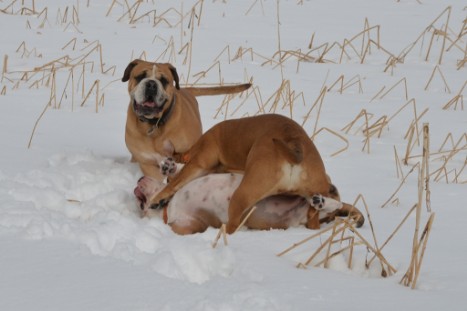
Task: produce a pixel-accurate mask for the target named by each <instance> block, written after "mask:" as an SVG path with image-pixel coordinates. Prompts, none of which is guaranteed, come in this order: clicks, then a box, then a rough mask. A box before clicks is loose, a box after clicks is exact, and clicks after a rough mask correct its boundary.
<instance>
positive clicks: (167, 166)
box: [160, 158, 177, 176]
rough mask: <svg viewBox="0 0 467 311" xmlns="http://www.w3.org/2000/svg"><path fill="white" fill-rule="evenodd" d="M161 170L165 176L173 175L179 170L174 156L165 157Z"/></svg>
mask: <svg viewBox="0 0 467 311" xmlns="http://www.w3.org/2000/svg"><path fill="white" fill-rule="evenodd" d="M160 171H161V174H162V175H164V176H172V175H174V174H175V173H176V172H177V163H176V162H175V160H174V159H173V158H165V159H164V160H163V161H162V162H161V163H160Z"/></svg>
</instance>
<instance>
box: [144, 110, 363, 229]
mask: <svg viewBox="0 0 467 311" xmlns="http://www.w3.org/2000/svg"><path fill="white" fill-rule="evenodd" d="M184 157H185V158H186V159H188V163H187V164H186V165H185V166H184V167H183V169H182V170H181V171H180V173H179V174H177V175H176V176H175V177H174V178H173V179H172V180H171V181H170V182H169V184H168V185H167V186H166V187H165V188H164V189H163V190H162V191H161V192H159V193H158V194H157V195H153V196H152V197H150V198H149V199H148V201H147V202H146V204H145V205H144V211H147V210H148V209H149V208H158V207H160V206H163V205H164V204H166V203H167V202H168V201H169V200H170V198H171V197H172V196H173V195H174V194H175V193H176V192H177V191H179V190H180V189H181V188H182V187H183V186H184V185H186V184H187V183H189V182H190V181H192V180H194V179H196V178H199V177H201V176H205V175H207V174H209V173H212V172H243V179H242V181H241V182H240V184H239V186H238V188H236V190H235V191H234V193H233V194H232V197H231V199H230V202H229V208H228V222H227V228H226V229H227V233H233V232H234V231H235V230H236V228H237V227H238V226H239V224H240V223H241V220H242V218H243V217H245V215H246V213H247V211H248V210H249V209H250V208H252V207H253V205H254V204H256V203H257V202H259V201H260V200H262V199H264V198H267V197H270V196H273V195H280V194H287V195H297V196H300V197H304V198H306V199H308V200H309V199H310V198H311V197H313V196H314V195H322V196H324V197H331V198H332V197H333V196H332V195H333V192H334V191H335V192H337V191H336V190H335V187H334V186H333V185H332V184H331V182H330V180H329V177H328V176H327V174H326V171H325V168H324V163H323V161H322V159H321V156H320V154H319V152H318V150H317V149H316V147H315V145H314V144H313V141H312V140H311V139H310V138H309V136H308V135H307V133H306V132H305V130H304V129H303V128H302V127H301V126H300V125H299V124H297V123H296V122H295V121H293V120H292V119H290V118H287V117H284V116H281V115H276V114H265V115H259V116H255V117H248V118H242V119H234V120H227V121H223V122H220V123H218V124H216V125H215V126H213V127H212V128H211V129H210V130H208V131H207V132H206V133H205V134H204V135H203V136H201V138H200V139H199V140H198V141H197V142H196V143H195V144H194V145H193V147H192V148H191V149H190V150H189V151H188V152H187V153H186V155H184ZM315 212H316V211H315V209H314V208H310V209H309V211H308V222H307V224H306V226H307V227H308V228H316V227H319V223H318V224H316V220H315V218H313V217H312V216H313V215H314V214H315ZM353 216H354V218H356V219H357V221H358V219H363V215H361V213H357V212H355V213H354V215H353ZM362 223H363V222H362Z"/></svg>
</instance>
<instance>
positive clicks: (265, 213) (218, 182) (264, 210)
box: [168, 174, 309, 228]
mask: <svg viewBox="0 0 467 311" xmlns="http://www.w3.org/2000/svg"><path fill="white" fill-rule="evenodd" d="M242 177H243V175H241V174H212V175H208V176H204V177H201V178H198V179H195V180H194V181H192V182H190V183H189V184H188V185H186V186H185V187H183V188H182V189H180V190H179V191H178V192H177V193H176V194H175V195H174V197H173V198H172V200H171V201H170V206H169V209H168V223H169V224H170V223H174V222H177V225H183V224H184V223H187V224H188V223H189V222H190V221H192V220H193V219H198V220H199V214H200V213H199V211H200V210H204V211H208V212H209V213H211V214H213V215H215V216H216V217H217V218H218V219H219V220H220V221H221V222H222V223H227V221H228V207H229V201H230V198H231V197H232V194H233V192H234V191H235V190H236V189H237V187H238V185H239V184H240V182H241V180H242ZM256 207H257V208H256V210H255V212H254V213H253V214H252V215H251V219H256V218H258V219H261V220H262V222H263V223H267V224H269V226H270V227H271V228H280V227H283V225H284V224H286V225H287V226H298V225H301V224H304V223H305V222H306V217H307V210H308V207H309V204H308V203H307V202H306V200H305V199H304V198H301V197H297V196H282V195H277V196H272V197H268V198H266V199H263V200H261V201H260V202H258V203H257V204H256Z"/></svg>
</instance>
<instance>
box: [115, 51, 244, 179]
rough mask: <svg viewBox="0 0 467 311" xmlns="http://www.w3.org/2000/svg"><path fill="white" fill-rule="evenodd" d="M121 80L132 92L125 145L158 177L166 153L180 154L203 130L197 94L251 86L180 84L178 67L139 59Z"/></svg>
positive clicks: (147, 171)
mask: <svg viewBox="0 0 467 311" xmlns="http://www.w3.org/2000/svg"><path fill="white" fill-rule="evenodd" d="M122 81H123V82H126V81H128V92H129V94H130V104H129V106H128V112H127V121H126V129H125V142H126V145H127V147H128V150H129V151H130V153H131V155H132V160H133V161H136V162H138V163H139V165H140V167H141V170H142V172H143V174H144V175H145V176H151V177H154V178H157V179H159V180H162V179H163V176H162V175H161V174H160V172H159V168H158V167H157V165H158V163H160V162H161V161H162V159H164V158H165V157H167V156H173V157H175V158H177V157H178V156H179V155H180V154H182V153H184V152H186V151H187V150H188V149H189V148H190V147H191V146H192V145H193V144H194V143H195V142H196V141H197V140H198V138H199V137H200V136H201V134H202V126H201V118H200V114H199V110H198V102H197V101H196V98H195V96H202V95H219V94H231V93H236V92H242V91H244V90H246V89H248V88H249V87H250V86H251V85H250V84H241V85H234V86H219V87H207V88H195V87H189V88H180V85H179V78H178V74H177V70H176V69H175V67H173V66H172V65H170V64H160V63H152V62H146V61H143V60H138V59H137V60H134V61H132V62H131V63H130V64H128V66H127V68H126V69H125V73H124V74H123V78H122Z"/></svg>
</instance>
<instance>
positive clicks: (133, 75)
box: [122, 60, 180, 119]
mask: <svg viewBox="0 0 467 311" xmlns="http://www.w3.org/2000/svg"><path fill="white" fill-rule="evenodd" d="M122 81H123V82H126V81H128V92H129V93H130V98H131V105H132V107H133V111H134V112H135V114H136V116H138V117H144V118H146V119H154V118H160V117H161V116H162V114H163V112H164V111H165V110H166V109H167V108H168V107H169V106H170V103H171V102H172V98H173V96H174V88H176V89H179V88H180V87H179V84H178V74H177V70H176V69H175V67H173V66H172V65H170V64H160V63H151V62H146V61H143V60H134V61H132V62H131V63H130V64H128V66H127V68H126V69H125V73H124V74H123V78H122ZM174 83H175V85H174Z"/></svg>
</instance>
